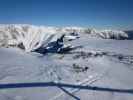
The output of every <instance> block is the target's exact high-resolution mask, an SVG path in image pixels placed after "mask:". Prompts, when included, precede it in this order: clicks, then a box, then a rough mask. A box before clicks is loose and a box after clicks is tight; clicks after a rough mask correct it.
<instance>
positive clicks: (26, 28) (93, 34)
mask: <svg viewBox="0 0 133 100" xmlns="http://www.w3.org/2000/svg"><path fill="white" fill-rule="evenodd" d="M72 32H75V33H85V34H88V37H90V38H103V39H128V34H127V33H126V32H124V31H112V30H104V31H97V30H94V29H88V28H81V27H62V28H57V27H45V26H34V25H21V24H20V25H18V24H11V25H0V46H5V47H8V46H18V47H19V48H22V49H25V51H27V52H30V51H32V50H33V49H36V48H39V47H40V46H41V45H42V44H43V46H45V45H47V44H48V43H49V42H52V41H55V40H56V39H57V38H59V37H60V36H61V35H62V34H68V35H67V36H66V37H68V38H70V33H72ZM71 38H72V37H71Z"/></svg>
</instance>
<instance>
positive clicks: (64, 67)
mask: <svg viewBox="0 0 133 100" xmlns="http://www.w3.org/2000/svg"><path fill="white" fill-rule="evenodd" d="M79 37H80V38H79V39H76V40H74V41H69V42H68V43H69V44H71V45H73V46H80V48H77V49H75V50H73V51H71V52H70V53H64V54H58V53H48V54H45V55H41V54H38V53H35V52H25V51H24V50H21V49H19V48H16V47H8V48H6V47H1V48H0V100H132V99H133V78H132V76H133V40H112V39H100V38H88V34H79ZM12 83H14V84H15V85H14V88H13V86H12V85H10V84H12ZM20 83H28V84H29V85H28V86H27V85H26V84H23V86H22V87H21V86H19V84H20ZM6 84H8V87H5V86H6ZM39 84H41V85H39ZM50 84H54V86H53V85H52V86H50ZM63 84H66V85H65V86H63ZM33 85H35V86H33ZM69 85H71V86H69ZM75 85H76V87H75ZM15 86H16V87H17V86H18V88H15ZM80 86H81V87H80ZM82 86H84V87H82ZM85 86H86V87H85ZM87 86H90V88H88V87H87ZM11 87H12V88H11Z"/></svg>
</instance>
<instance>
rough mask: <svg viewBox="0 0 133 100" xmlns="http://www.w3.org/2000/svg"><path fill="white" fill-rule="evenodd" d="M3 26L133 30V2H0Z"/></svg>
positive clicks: (83, 0) (128, 0) (26, 0)
mask: <svg viewBox="0 0 133 100" xmlns="http://www.w3.org/2000/svg"><path fill="white" fill-rule="evenodd" d="M0 24H34V25H46V26H84V27H95V28H116V29H132V28H133V0H0Z"/></svg>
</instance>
